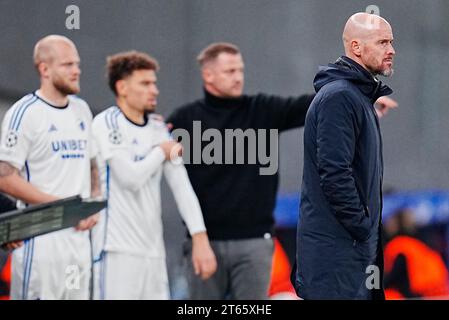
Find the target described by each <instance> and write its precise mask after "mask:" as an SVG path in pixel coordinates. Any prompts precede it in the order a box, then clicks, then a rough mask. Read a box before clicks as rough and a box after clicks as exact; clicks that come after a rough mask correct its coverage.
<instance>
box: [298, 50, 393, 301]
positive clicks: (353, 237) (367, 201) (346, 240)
mask: <svg viewBox="0 0 449 320" xmlns="http://www.w3.org/2000/svg"><path fill="white" fill-rule="evenodd" d="M314 86H315V90H316V91H317V95H316V96H315V98H314V100H313V102H312V104H311V106H310V110H309V112H308V113H307V117H306V123H305V129H304V172H303V183H302V190H301V217H300V220H299V222H298V235H297V264H298V270H297V277H296V283H295V287H296V290H297V293H298V295H299V296H300V297H302V298H305V299H322V298H324V299H370V298H373V297H380V298H382V295H383V290H368V289H367V287H366V285H365V284H366V280H367V278H368V276H370V275H371V274H372V273H366V272H367V267H368V266H369V265H376V266H377V267H378V268H379V271H380V275H379V277H380V280H382V273H383V261H382V260H383V259H382V253H381V246H380V227H381V211H382V191H381V188H382V175H383V160H382V138H381V134H380V128H379V121H378V118H377V115H376V112H375V109H374V106H373V103H374V102H375V101H376V100H377V99H378V98H379V97H380V96H385V95H388V94H391V93H392V91H391V89H390V88H388V87H387V86H384V85H382V83H381V82H380V81H378V80H377V79H376V78H374V77H373V76H372V75H371V74H370V73H369V72H368V71H366V70H365V69H364V68H362V67H361V66H360V65H358V64H357V63H356V62H354V61H353V60H351V59H349V58H347V57H341V58H340V59H338V60H337V62H336V63H335V64H329V66H328V67H323V68H321V70H320V71H319V72H318V74H317V75H316V77H315V81H314ZM380 285H381V287H382V281H380Z"/></svg>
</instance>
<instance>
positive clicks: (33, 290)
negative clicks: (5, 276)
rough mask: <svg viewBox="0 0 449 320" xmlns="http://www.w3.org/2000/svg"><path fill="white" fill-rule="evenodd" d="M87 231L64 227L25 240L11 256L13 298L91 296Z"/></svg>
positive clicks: (73, 298)
mask: <svg viewBox="0 0 449 320" xmlns="http://www.w3.org/2000/svg"><path fill="white" fill-rule="evenodd" d="M90 268H91V255H90V242H89V236H88V232H87V231H84V232H77V231H75V230H74V229H67V230H62V231H58V232H54V233H50V234H47V235H43V236H39V237H36V238H33V239H30V240H27V241H25V244H24V246H22V247H21V248H19V249H16V250H14V252H13V256H12V264H11V269H12V274H11V299H15V300H27V299H28V300H38V299H43V300H55V299H56V300H62V299H64V300H84V299H89V281H90V274H91V269H90Z"/></svg>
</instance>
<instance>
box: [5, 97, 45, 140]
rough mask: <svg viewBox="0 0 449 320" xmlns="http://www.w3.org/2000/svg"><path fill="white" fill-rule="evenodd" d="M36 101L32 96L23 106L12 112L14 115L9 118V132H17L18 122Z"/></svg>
mask: <svg viewBox="0 0 449 320" xmlns="http://www.w3.org/2000/svg"><path fill="white" fill-rule="evenodd" d="M37 100H38V99H37V97H36V96H32V98H31V99H30V100H27V101H26V102H25V103H24V104H22V105H21V106H20V107H18V108H17V109H16V110H15V111H14V114H13V116H12V118H11V122H10V125H9V129H10V130H15V131H17V130H19V126H20V122H21V121H22V118H23V115H24V113H25V111H26V109H28V107H29V106H31V105H32V104H33V103H35V102H36V101H37Z"/></svg>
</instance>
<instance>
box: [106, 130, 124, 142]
mask: <svg viewBox="0 0 449 320" xmlns="http://www.w3.org/2000/svg"><path fill="white" fill-rule="evenodd" d="M109 141H110V142H111V143H113V144H120V143H122V135H121V133H120V132H119V131H118V130H116V129H114V130H112V131H111V132H110V133H109Z"/></svg>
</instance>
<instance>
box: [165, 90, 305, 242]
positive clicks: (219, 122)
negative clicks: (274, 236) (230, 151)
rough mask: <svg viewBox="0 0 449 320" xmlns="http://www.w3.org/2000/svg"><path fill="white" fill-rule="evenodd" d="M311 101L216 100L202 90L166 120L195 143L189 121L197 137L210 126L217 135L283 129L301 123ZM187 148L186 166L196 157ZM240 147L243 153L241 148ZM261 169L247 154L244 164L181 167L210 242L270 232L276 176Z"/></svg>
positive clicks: (268, 98) (257, 97)
mask: <svg viewBox="0 0 449 320" xmlns="http://www.w3.org/2000/svg"><path fill="white" fill-rule="evenodd" d="M312 98H313V95H304V96H299V97H295V98H281V97H277V96H269V95H264V94H258V95H255V96H246V95H245V96H242V97H241V98H236V99H222V98H218V97H215V96H213V95H211V94H209V93H208V92H205V98H204V99H202V100H198V101H195V102H193V103H190V104H188V105H185V106H183V107H180V108H178V109H177V110H175V111H174V113H173V114H172V115H171V116H170V117H169V118H168V119H167V122H168V123H172V124H173V125H174V129H179V128H183V129H185V130H187V131H188V132H189V134H190V137H191V140H193V139H199V138H198V136H195V135H194V132H193V131H194V130H193V122H194V121H201V134H202V133H203V132H204V131H205V130H206V129H211V128H213V129H218V130H219V131H220V133H221V136H222V137H224V136H225V134H224V131H225V129H237V128H240V129H242V130H246V129H277V130H279V131H283V130H287V129H290V128H296V127H300V126H303V125H304V119H305V115H306V112H307V109H308V107H309V104H310V102H311V101H312ZM268 138H269V135H268V134H267V137H266V139H265V141H263V143H266V144H269V141H268V140H269V139H268ZM276 143H277V141H276ZM208 144H210V142H209V141H205V142H203V143H202V147H201V150H204V147H205V146H207V145H208ZM246 144H247V143H246ZM223 145H224V143H223ZM192 146H193V143H190V147H189V146H186V145H184V148H189V150H190V154H191V157H190V158H191V160H192V161H191V162H193V157H195V156H197V157H199V154H198V153H199V152H200V151H199V150H193V147H192ZM245 149H246V151H247V149H248V146H247V145H246V146H245ZM267 150H269V148H267ZM267 152H268V151H267ZM193 153H195V155H194V154H193ZM234 155H235V148H234ZM261 167H264V165H263V164H261V163H260V162H259V161H257V163H255V164H249V163H248V154H247V152H246V153H245V164H205V163H204V162H202V161H201V163H200V164H186V168H187V172H188V174H189V178H190V181H191V183H192V186H193V188H194V190H195V192H196V195H197V196H198V199H199V202H200V205H201V209H202V212H203V215H204V220H205V224H206V228H207V232H208V235H209V237H210V238H211V239H212V240H230V239H245V238H254V237H261V236H263V235H264V234H265V233H271V231H272V227H273V222H274V220H273V209H274V206H275V201H276V191H277V187H278V172H277V171H276V172H275V174H273V175H260V171H259V169H260V168H261ZM265 167H266V166H265Z"/></svg>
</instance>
